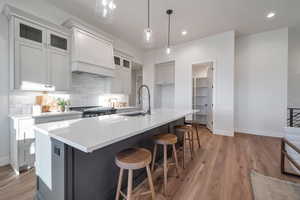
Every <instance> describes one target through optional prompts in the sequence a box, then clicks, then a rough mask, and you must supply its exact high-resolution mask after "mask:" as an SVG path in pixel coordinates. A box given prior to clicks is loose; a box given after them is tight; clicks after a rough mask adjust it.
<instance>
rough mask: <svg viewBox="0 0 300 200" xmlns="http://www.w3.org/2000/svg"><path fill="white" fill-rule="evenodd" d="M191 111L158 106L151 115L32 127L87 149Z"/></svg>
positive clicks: (73, 121) (169, 120)
mask: <svg viewBox="0 0 300 200" xmlns="http://www.w3.org/2000/svg"><path fill="white" fill-rule="evenodd" d="M192 112H193V110H174V109H157V110H152V114H151V115H145V116H135V117H133V116H130V117H129V116H122V115H118V114H115V115H106V116H100V117H94V118H82V119H75V120H68V121H60V122H51V123H46V124H39V125H36V126H35V127H34V129H35V130H36V132H38V133H37V134H47V135H49V136H50V137H52V138H55V139H56V140H58V141H61V142H63V143H65V144H68V145H69V146H72V147H74V148H76V149H79V150H81V151H83V152H87V153H89V152H93V151H94V150H97V149H100V148H102V147H105V146H108V145H110V144H113V143H116V142H119V141H121V140H124V139H127V138H129V137H132V136H135V135H138V134H140V133H143V132H145V131H148V130H150V129H153V128H156V127H159V126H162V125H164V124H167V123H169V122H172V121H175V120H177V119H180V118H182V117H185V116H186V115H188V114H191V113H192Z"/></svg>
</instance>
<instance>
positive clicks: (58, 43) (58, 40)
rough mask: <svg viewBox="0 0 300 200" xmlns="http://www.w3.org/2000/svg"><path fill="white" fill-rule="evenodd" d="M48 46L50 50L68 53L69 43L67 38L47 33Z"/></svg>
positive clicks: (52, 32) (51, 32)
mask: <svg viewBox="0 0 300 200" xmlns="http://www.w3.org/2000/svg"><path fill="white" fill-rule="evenodd" d="M47 38H48V45H49V48H51V49H52V50H57V51H62V52H68V50H69V41H68V37H67V36H65V35H62V34H59V33H56V32H54V31H48V33H47Z"/></svg>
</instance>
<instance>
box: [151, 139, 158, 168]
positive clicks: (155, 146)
mask: <svg viewBox="0 0 300 200" xmlns="http://www.w3.org/2000/svg"><path fill="white" fill-rule="evenodd" d="M156 153H157V144H154V149H153V159H152V165H151V171H154V165H155V159H156Z"/></svg>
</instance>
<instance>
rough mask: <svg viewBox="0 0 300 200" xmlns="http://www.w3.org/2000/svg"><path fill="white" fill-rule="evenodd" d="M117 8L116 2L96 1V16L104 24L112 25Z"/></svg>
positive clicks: (111, 0) (112, 0) (109, 0)
mask: <svg viewBox="0 0 300 200" xmlns="http://www.w3.org/2000/svg"><path fill="white" fill-rule="evenodd" d="M116 8H117V6H116V4H115V3H114V0H96V15H97V16H98V17H100V18H101V20H102V22H104V23H111V22H112V19H113V14H114V10H115V9H116Z"/></svg>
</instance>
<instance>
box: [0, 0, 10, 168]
mask: <svg viewBox="0 0 300 200" xmlns="http://www.w3.org/2000/svg"><path fill="white" fill-rule="evenodd" d="M2 5H3V4H2V2H0V9H1V8H2ZM0 27H1V28H0V166H1V165H5V164H7V163H8V162H9V142H8V141H9V133H8V132H9V131H8V130H9V125H8V88H9V85H8V83H9V82H8V32H7V27H8V22H7V20H6V17H5V16H3V15H1V14H0Z"/></svg>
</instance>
